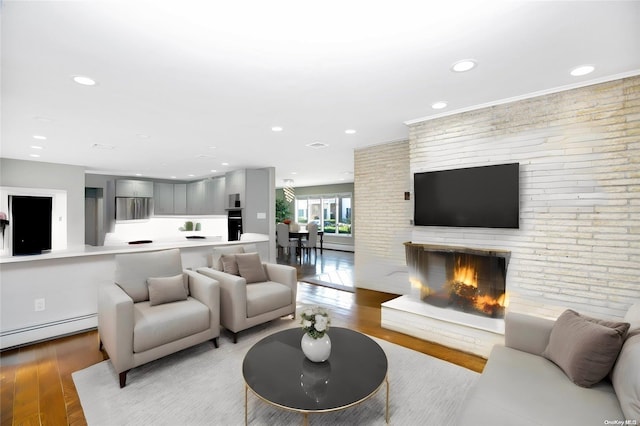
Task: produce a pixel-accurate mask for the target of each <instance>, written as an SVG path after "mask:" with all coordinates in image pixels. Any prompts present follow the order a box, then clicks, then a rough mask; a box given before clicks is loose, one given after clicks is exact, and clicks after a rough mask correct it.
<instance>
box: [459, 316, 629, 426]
mask: <svg viewBox="0 0 640 426" xmlns="http://www.w3.org/2000/svg"><path fill="white" fill-rule="evenodd" d="M505 321H506V323H505V325H506V328H505V345H504V346H501V345H497V346H495V347H494V348H493V350H492V352H491V354H490V356H489V359H488V361H487V364H486V366H485V368H484V371H483V373H482V375H481V376H480V378H479V379H478V382H477V384H476V385H475V386H474V387H473V388H472V389H471V390H470V391H469V393H468V394H467V396H466V399H465V401H464V404H463V409H462V410H461V412H460V413H459V417H458V419H457V424H459V425H492V426H495V425H554V424H563V425H567V424H568V425H603V424H620V425H624V424H639V425H640V304H636V305H634V306H633V307H632V308H631V309H630V310H629V313H628V314H627V316H626V317H625V321H626V322H629V323H630V324H631V327H630V328H629V331H628V332H627V333H626V336H623V337H622V342H623V344H622V349H621V350H620V352H619V355H618V357H617V359H616V358H615V356H614V359H616V360H615V364H614V366H613V369H612V370H611V372H610V373H609V374H607V377H605V378H604V379H603V380H601V381H599V382H597V383H595V384H593V385H591V386H590V387H584V386H579V385H577V384H575V383H574V382H573V381H572V380H571V379H570V378H569V376H568V375H567V374H565V371H563V369H561V368H560V367H559V366H558V365H556V364H555V363H554V362H552V361H550V360H549V359H547V357H548V356H549V354H548V351H547V347H548V345H549V342H550V338H551V335H552V330H553V328H554V325H555V323H556V321H553V320H547V319H543V318H539V317H533V316H529V315H524V314H517V313H509V314H507V317H506V320H505ZM625 338H626V339H625ZM570 341H571V339H570V338H569V339H566V340H565V343H564V347H565V349H566V350H568V351H572V350H575V347H576V345H574V344H570ZM545 351H547V352H545ZM543 354H544V355H543ZM587 373H588V372H587ZM620 421H621V423H614V422H620ZM625 421H627V423H625Z"/></svg>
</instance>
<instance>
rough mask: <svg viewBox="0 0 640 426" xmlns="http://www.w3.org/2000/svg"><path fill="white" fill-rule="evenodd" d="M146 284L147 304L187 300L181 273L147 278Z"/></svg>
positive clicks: (153, 304) (154, 304)
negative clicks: (147, 291) (147, 289)
mask: <svg viewBox="0 0 640 426" xmlns="http://www.w3.org/2000/svg"><path fill="white" fill-rule="evenodd" d="M147 284H148V285H149V305H151V306H156V305H162V304H164V303H170V302H177V301H179V300H187V291H186V289H185V288H184V278H183V274H180V275H175V276H173V277H151V278H148V279H147Z"/></svg>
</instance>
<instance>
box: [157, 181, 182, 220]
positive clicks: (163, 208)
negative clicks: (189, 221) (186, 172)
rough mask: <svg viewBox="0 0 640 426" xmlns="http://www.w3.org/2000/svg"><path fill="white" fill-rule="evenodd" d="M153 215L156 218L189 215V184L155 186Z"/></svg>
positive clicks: (160, 183)
mask: <svg viewBox="0 0 640 426" xmlns="http://www.w3.org/2000/svg"><path fill="white" fill-rule="evenodd" d="M153 204H154V207H153V213H154V214H155V215H156V216H162V215H174V214H187V184H186V183H176V184H173V183H164V182H154V184H153Z"/></svg>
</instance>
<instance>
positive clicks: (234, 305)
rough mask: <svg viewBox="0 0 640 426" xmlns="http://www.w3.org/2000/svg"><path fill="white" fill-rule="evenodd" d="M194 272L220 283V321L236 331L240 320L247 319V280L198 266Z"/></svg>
mask: <svg viewBox="0 0 640 426" xmlns="http://www.w3.org/2000/svg"><path fill="white" fill-rule="evenodd" d="M196 272H198V273H199V274H202V275H204V276H207V277H209V278H213V279H214V280H216V281H218V283H220V318H221V319H220V322H221V323H222V325H223V326H224V327H225V328H228V329H230V330H231V331H234V332H235V331H238V330H239V328H238V327H240V321H245V320H246V319H247V289H246V287H247V280H245V279H244V278H242V277H239V276H237V275H231V274H227V273H226V272H222V271H217V270H215V269H212V268H198V269H196Z"/></svg>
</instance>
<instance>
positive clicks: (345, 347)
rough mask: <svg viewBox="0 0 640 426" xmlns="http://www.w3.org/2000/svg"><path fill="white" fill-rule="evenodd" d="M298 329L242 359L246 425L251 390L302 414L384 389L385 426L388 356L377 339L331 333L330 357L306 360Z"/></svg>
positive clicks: (346, 404) (257, 347)
mask: <svg viewBox="0 0 640 426" xmlns="http://www.w3.org/2000/svg"><path fill="white" fill-rule="evenodd" d="M303 333H304V332H303V331H302V329H299V328H292V329H288V330H284V331H280V332H278V333H274V334H272V335H270V336H267V337H265V338H264V339H262V340H260V341H259V342H258V343H256V344H255V345H253V347H252V348H251V349H249V352H247V355H246V356H245V358H244V362H243V364H242V374H243V376H244V382H245V396H244V420H245V424H247V423H248V392H249V389H250V390H251V391H252V393H254V394H255V395H256V396H257V397H258V398H260V399H262V400H263V401H265V402H267V403H269V404H271V405H274V406H276V407H280V408H283V409H285V410H289V411H295V412H298V413H302V414H303V416H304V417H303V418H304V424H305V425H306V424H307V422H308V415H309V413H326V412H329V411H337V410H343V409H345V408H349V407H352V406H354V405H357V404H359V403H361V402H363V401H365V400H367V399H369V398H370V397H372V396H373V395H375V394H376V393H377V392H378V391H379V390H380V388H382V386H383V385H384V384H386V387H387V396H386V407H385V420H386V422H387V423H389V380H388V379H387V367H388V363H387V356H386V355H385V353H384V351H383V350H382V348H381V347H380V345H378V344H377V343H376V342H375V341H373V340H372V339H371V338H370V337H368V336H365V335H364V334H362V333H358V332H356V331H353V330H349V329H346V328H339V327H332V328H331V329H329V332H328V334H329V337H330V338H331V356H330V357H329V359H328V360H327V361H325V362H321V363H314V362H311V361H309V360H308V359H307V358H306V357H305V356H304V354H303V353H302V349H300V340H301V339H302V335H303Z"/></svg>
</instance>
